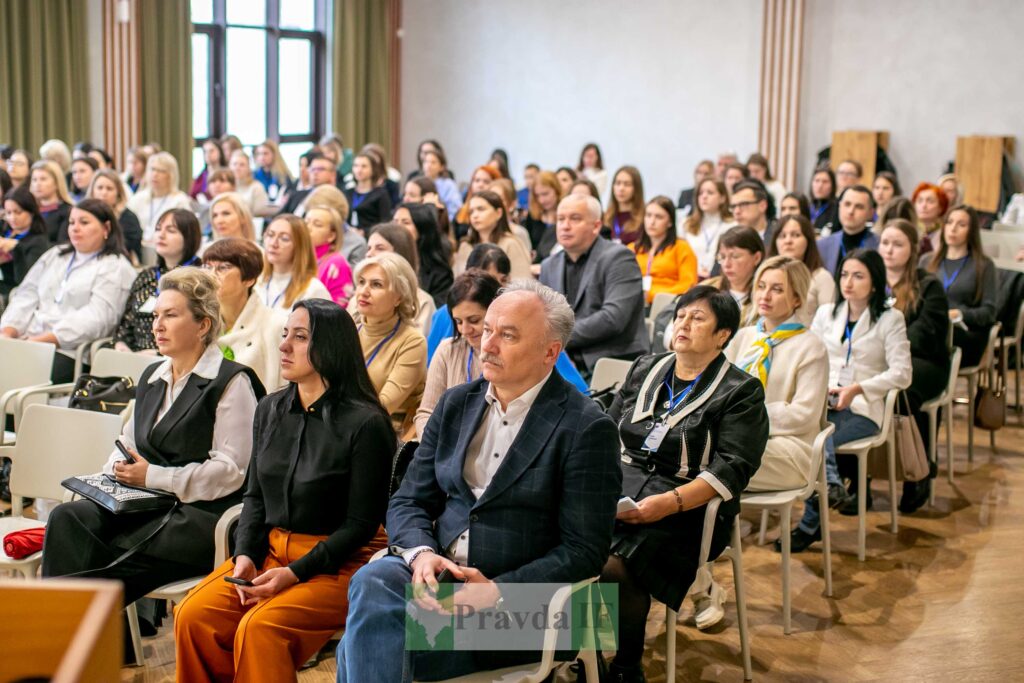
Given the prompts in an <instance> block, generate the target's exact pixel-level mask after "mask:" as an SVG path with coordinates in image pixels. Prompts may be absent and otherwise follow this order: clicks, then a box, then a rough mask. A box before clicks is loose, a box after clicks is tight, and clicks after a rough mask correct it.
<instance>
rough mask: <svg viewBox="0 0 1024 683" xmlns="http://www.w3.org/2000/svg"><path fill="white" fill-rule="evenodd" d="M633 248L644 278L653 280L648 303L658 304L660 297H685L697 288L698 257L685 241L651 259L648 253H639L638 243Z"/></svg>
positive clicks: (647, 295) (677, 241)
mask: <svg viewBox="0 0 1024 683" xmlns="http://www.w3.org/2000/svg"><path fill="white" fill-rule="evenodd" d="M629 248H630V249H632V250H633V252H634V253H636V262H637V265H639V266H640V274H641V275H643V276H644V277H645V278H646V277H647V276H648V275H650V277H651V280H650V283H651V286H650V289H648V290H647V291H645V292H644V296H645V297H646V300H647V303H651V302H652V301H654V296H655V295H656V294H661V293H662V292H668V293H669V294H682V293H683V292H685V291H686V290H688V289H689V288H690V287H693V286H694V285H695V284H697V256H696V254H694V253H693V249H692V248H691V247H690V244H689V243H688V242H687V241H686V240H685V239H682V238H677V239H676V241H675V244H673V245H672V246H670V247H666V248H665V249H662V250H661V252H659V253H657V254H655V255H654V256H653V257H651V258H648V253H647V252H646V251H641V252H639V253H637V250H638V249H639V248H640V245H639V243H637V242H634V243H633V244H630V245H629ZM648 262H649V263H648Z"/></svg>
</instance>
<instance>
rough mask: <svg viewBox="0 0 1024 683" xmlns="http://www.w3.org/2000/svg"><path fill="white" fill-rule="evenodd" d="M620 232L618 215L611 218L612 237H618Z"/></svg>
mask: <svg viewBox="0 0 1024 683" xmlns="http://www.w3.org/2000/svg"><path fill="white" fill-rule="evenodd" d="M621 234H622V226H621V225H620V224H619V217H618V216H616V217H615V218H613V219H612V237H618V236H619V235H621Z"/></svg>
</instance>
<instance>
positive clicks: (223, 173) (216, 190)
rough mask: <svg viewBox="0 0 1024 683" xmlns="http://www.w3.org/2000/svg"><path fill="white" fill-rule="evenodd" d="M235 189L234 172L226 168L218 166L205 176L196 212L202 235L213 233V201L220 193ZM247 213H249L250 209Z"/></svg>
mask: <svg viewBox="0 0 1024 683" xmlns="http://www.w3.org/2000/svg"><path fill="white" fill-rule="evenodd" d="M235 189H236V183H235V174H234V173H232V172H231V171H229V170H228V169H226V168H219V169H217V170H216V171H214V172H212V173H211V174H210V175H209V176H207V178H206V194H205V195H203V203H202V204H200V205H199V210H198V211H197V212H196V214H197V215H198V216H199V225H201V226H203V236H204V237H211V236H212V235H213V226H212V225H210V222H211V217H210V211H211V205H212V204H213V201H214V200H215V199H216V198H217V197H219V196H221V195H222V194H227V193H228V192H234V191H235ZM246 208H248V204H246ZM249 213H250V214H251V213H252V211H250V212H249Z"/></svg>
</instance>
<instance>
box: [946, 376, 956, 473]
mask: <svg viewBox="0 0 1024 683" xmlns="http://www.w3.org/2000/svg"><path fill="white" fill-rule="evenodd" d="M954 455H955V453H954V452H953V397H952V396H951V397H950V399H949V403H948V404H947V405H946V478H947V479H948V480H949V483H950V484H952V483H953V477H954V474H955V473H954V472H953V457H954Z"/></svg>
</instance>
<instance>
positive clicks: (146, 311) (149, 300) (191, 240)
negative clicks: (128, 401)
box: [114, 209, 202, 353]
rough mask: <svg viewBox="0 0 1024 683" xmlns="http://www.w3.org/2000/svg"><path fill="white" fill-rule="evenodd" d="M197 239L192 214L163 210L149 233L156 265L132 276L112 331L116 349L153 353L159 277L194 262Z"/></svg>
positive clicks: (198, 242)
mask: <svg viewBox="0 0 1024 683" xmlns="http://www.w3.org/2000/svg"><path fill="white" fill-rule="evenodd" d="M201 241H202V233H201V232H200V230H199V221H198V220H197V219H196V215H195V214H194V213H192V212H191V211H186V210H185V209H170V210H168V211H164V215H163V216H161V217H160V220H159V221H158V222H157V225H156V232H155V233H154V234H153V248H154V249H155V250H156V265H155V266H150V267H149V268H143V269H142V270H141V271H139V274H138V275H136V276H135V281H134V282H133V283H132V288H131V291H129V292H128V300H127V302H125V305H124V312H123V313H122V314H121V322H120V323H118V325H117V331H116V332H114V348H115V349H116V350H118V351H147V352H150V353H156V349H157V343H156V337H155V336H154V335H153V311H155V310H156V302H157V297H158V294H159V292H158V289H159V285H160V278H161V277H163V276H164V275H166V274H167V273H169V272H170V271H172V270H174V269H175V268H177V267H178V266H193V265H197V264H198V263H199V257H198V256H197V255H196V254H197V252H198V251H199V245H200V243H201Z"/></svg>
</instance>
